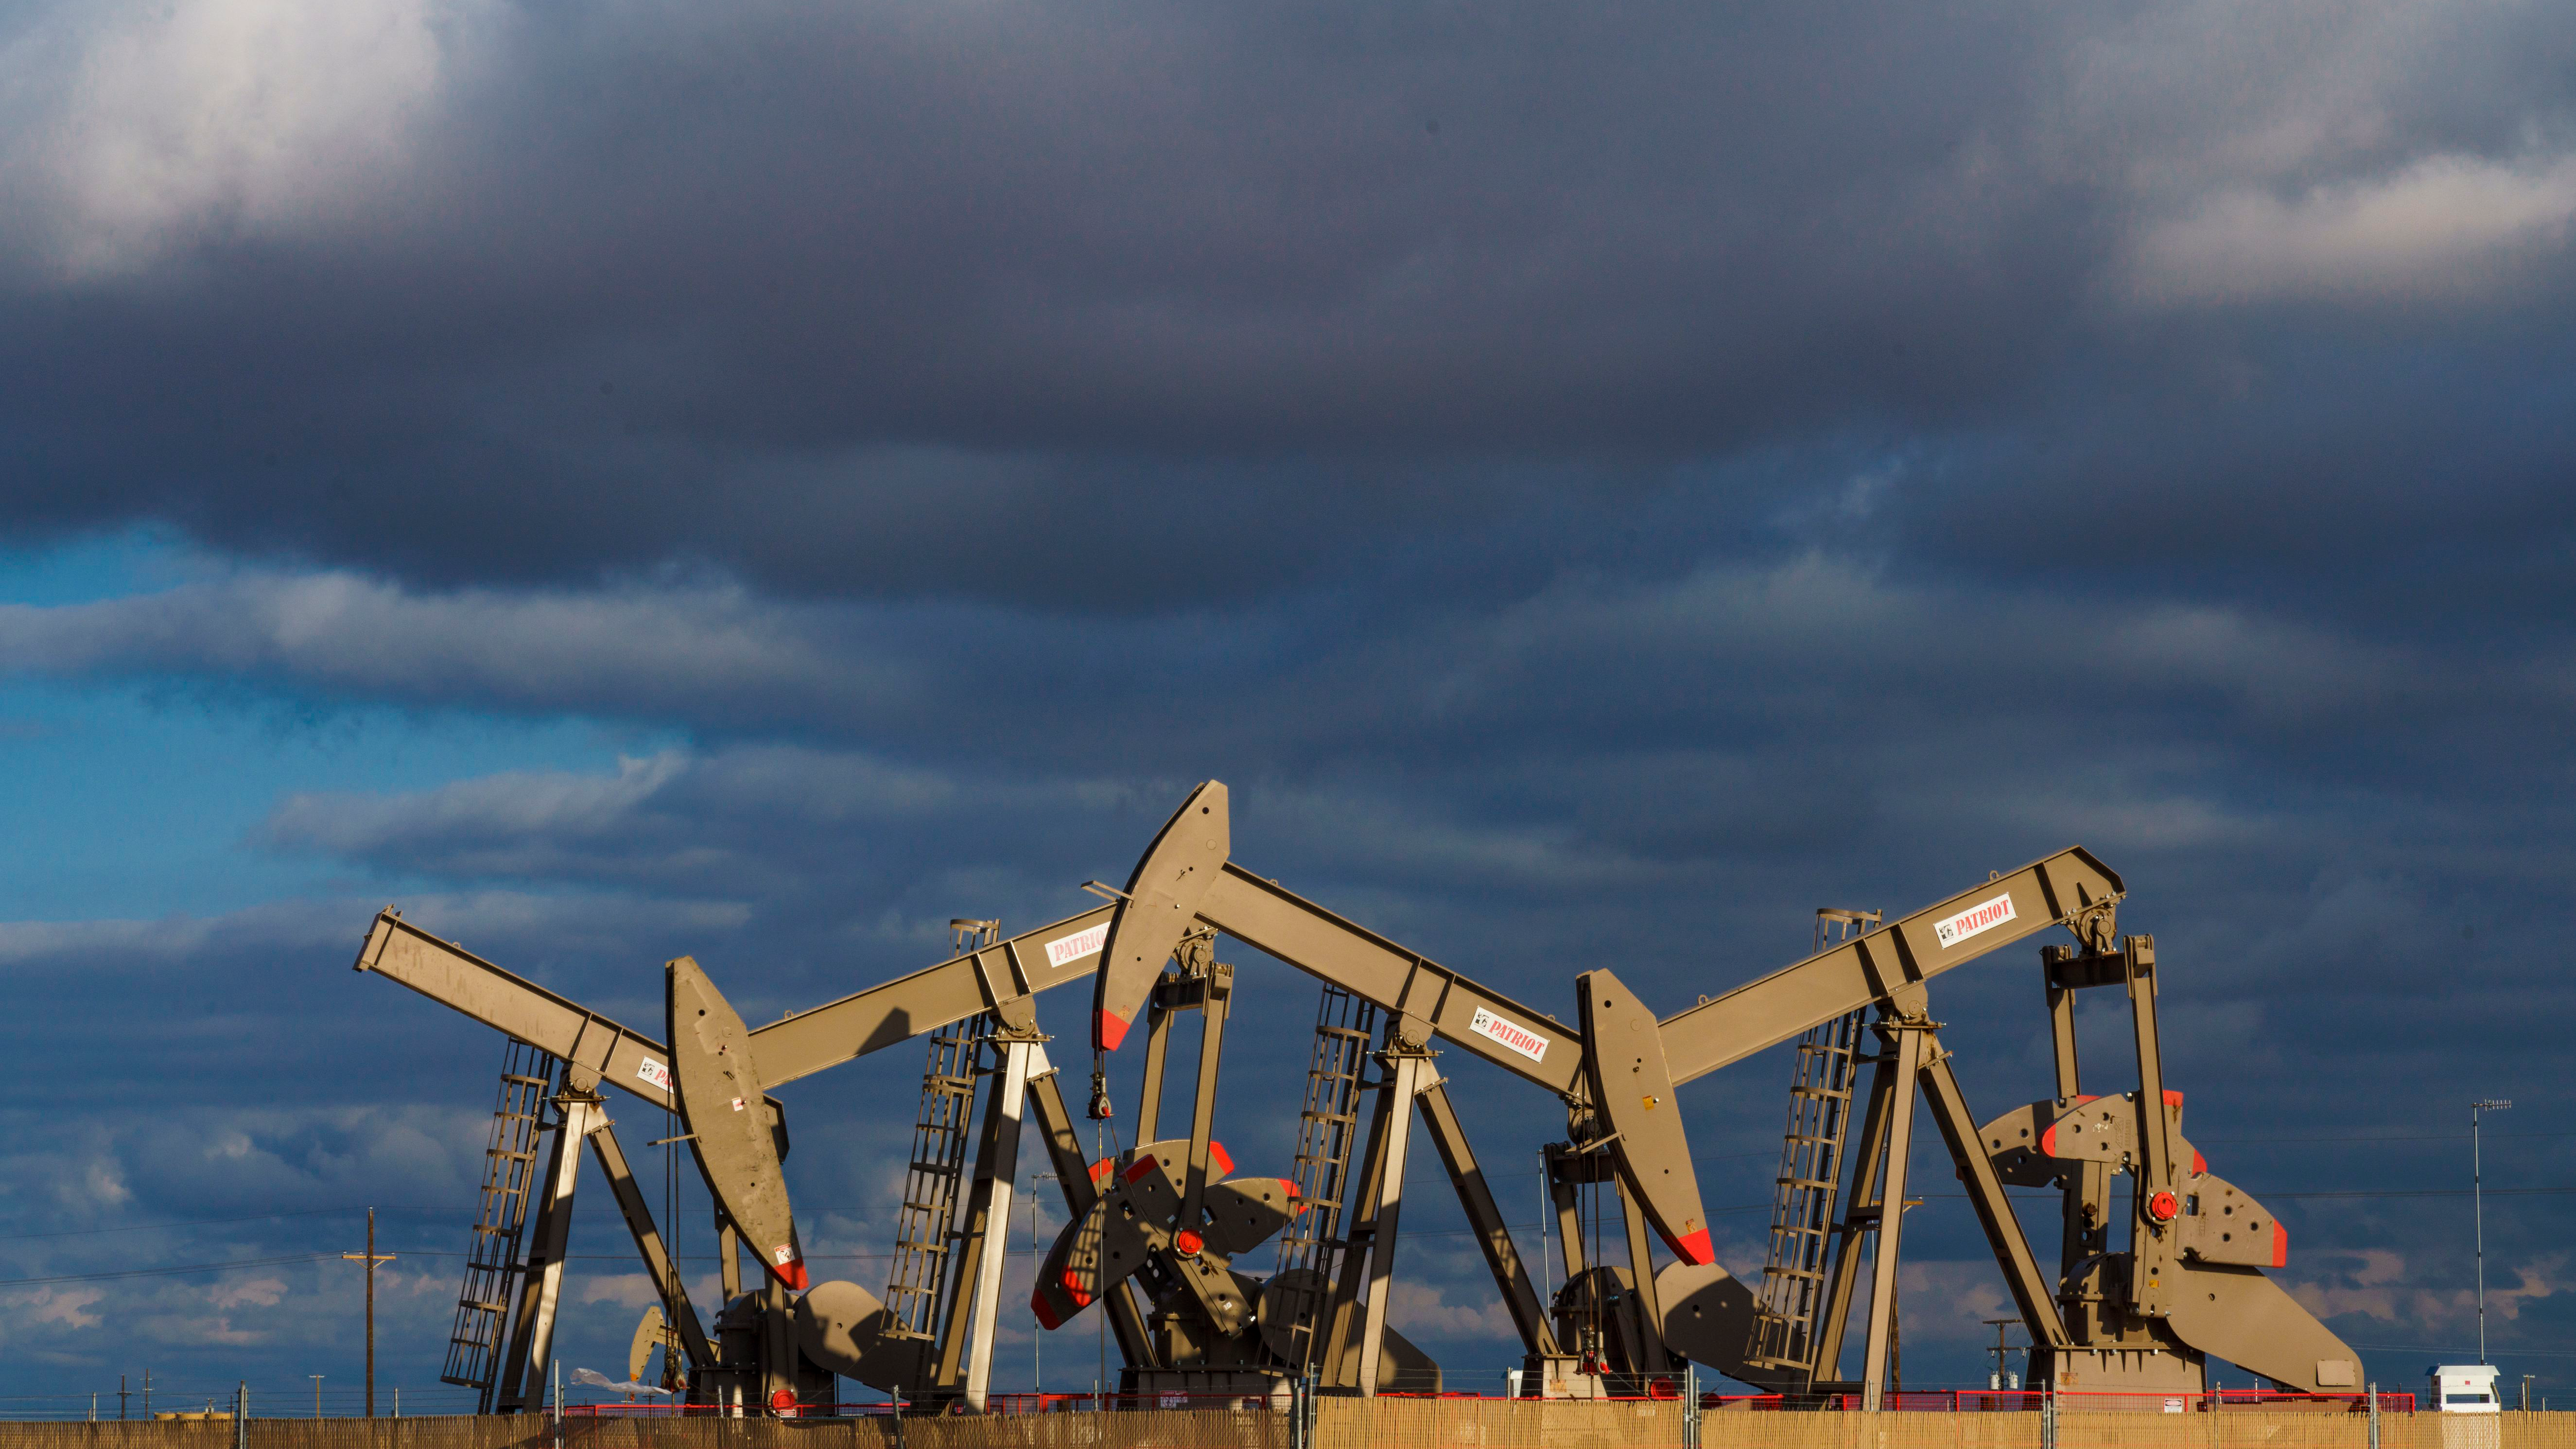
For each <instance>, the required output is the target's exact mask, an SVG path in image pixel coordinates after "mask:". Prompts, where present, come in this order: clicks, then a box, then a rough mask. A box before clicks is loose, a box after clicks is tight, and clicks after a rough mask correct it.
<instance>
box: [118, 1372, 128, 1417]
mask: <svg viewBox="0 0 2576 1449" xmlns="http://www.w3.org/2000/svg"><path fill="white" fill-rule="evenodd" d="M125 1392H126V1391H125V1375H123V1374H118V1375H117V1376H116V1420H117V1422H118V1423H120V1424H121V1423H123V1422H125Z"/></svg>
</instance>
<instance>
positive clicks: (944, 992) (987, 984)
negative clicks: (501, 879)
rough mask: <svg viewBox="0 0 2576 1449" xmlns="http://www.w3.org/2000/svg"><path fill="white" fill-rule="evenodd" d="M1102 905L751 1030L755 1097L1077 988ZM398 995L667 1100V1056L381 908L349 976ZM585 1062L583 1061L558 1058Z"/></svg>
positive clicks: (1092, 960)
mask: <svg viewBox="0 0 2576 1449" xmlns="http://www.w3.org/2000/svg"><path fill="white" fill-rule="evenodd" d="M1112 910H1113V907H1110V906H1100V907H1097V908H1095V909H1092V910H1088V911H1085V912H1083V913H1082V914H1080V915H1077V916H1068V917H1066V918H1065V919H1063V920H1060V921H1055V922H1051V923H1049V924H1047V925H1044V926H1040V927H1038V928H1037V929H1035V930H1033V931H1024V932H1022V933H1021V934H1019V935H1017V936H1013V937H1010V938H1009V939H1007V940H1002V941H997V942H995V943H993V944H992V945H990V946H983V947H979V948H977V949H976V950H973V951H968V952H965V953H963V954H960V955H958V956H955V957H952V958H950V959H949V960H946V961H942V962H940V963H939V964H938V965H936V966H932V967H929V968H927V969H924V970H921V971H916V972H913V973H912V974H911V975H909V976H901V977H897V978H896V979H894V980H892V981H888V982H886V983H884V984H883V985H879V986H872V987H870V988H868V989H867V990H865V991H860V992H855V993H853V994H851V995H849V996H845V997H842V998H841V999H839V1000H837V1001H831V1002H826V1003H824V1004H823V1005H821V1006H818V1007H815V1008H814V1009H813V1010H811V1011H803V1012H798V1013H796V1014H795V1015H793V1016H790V1017H788V1018H787V1019H785V1020H783V1021H774V1022H771V1023H770V1024H769V1025H767V1026H763V1027H758V1028H755V1029H753V1031H752V1033H751V1045H752V1053H753V1062H754V1068H755V1070H756V1072H757V1074H758V1076H759V1079H760V1082H761V1085H762V1086H763V1087H777V1086H782V1085H784V1084H786V1083H788V1082H792V1081H795V1080H796V1079H797V1078H799V1077H807V1076H812V1075H813V1074H814V1073H816V1072H819V1071H824V1070H827V1069H829V1068H831V1067H836V1066H839V1065H840V1064H841V1063H843V1062H847V1061H854V1060H856V1059H858V1058H860V1057H863V1056H866V1055H868V1054H869V1053H871V1052H876V1051H882V1050H883V1049H885V1048H887V1047H890V1046H894V1045H897V1044H899V1043H902V1042H906V1041H910V1040H912V1039H913V1038H915V1037H917V1036H919V1035H921V1034H922V1033H923V1032H927V1031H933V1030H936V1029H937V1028H939V1027H943V1026H947V1025H949V1024H951V1023H954V1022H960V1021H964V1020H965V1019H966V1018H968V1017H970V1016H974V1015H976V1014H977V1013H979V1012H984V1011H990V1010H993V1009H995V1008H996V1007H998V1006H1000V1005H1001V1004H1002V1003H1003V1002H1005V1001H1012V1000H1016V999H1019V998H1023V997H1028V996H1033V995H1035V994H1037V993H1038V992H1041V991H1046V990H1050V989H1052V988H1054V987H1058V986H1063V985H1066V984H1069V983H1071V982H1075V981H1082V980H1087V979H1089V978H1090V977H1091V975H1092V974H1093V973H1094V972H1095V971H1097V970H1098V969H1099V965H1100V945H1101V942H1102V940H1103V938H1104V937H1105V936H1106V934H1107V929H1108V924H1109V917H1110V914H1111V912H1112ZM355 969H356V970H359V971H372V972H375V973H376V974H378V975H381V976H384V977H386V978H387V979H389V980H392V981H394V982H397V983H399V984H401V985H404V986H408V987H410V988H411V989H412V990H414V991H417V992H419V993H420V994H421V995H423V996H426V997H428V998H429V999H430V1000H432V1001H435V1002H438V1003H439V1004H441V1005H443V1006H448V1007H452V1008H454V1009H455V1010H457V1011H461V1012H463V1013H465V1014H466V1015H467V1016H470V1017H473V1018H474V1019H475V1020H477V1021H480V1022H482V1023H484V1024H485V1025H487V1026H490V1027H493V1028H495V1029H497V1030H499V1031H502V1032H504V1033H506V1034H508V1035H510V1036H513V1037H516V1038H518V1039H519V1040H521V1041H524V1042H526V1043H528V1044H529V1045H531V1046H535V1047H538V1048H540V1049H542V1050H545V1051H549V1052H552V1053H554V1054H555V1055H556V1056H559V1057H564V1058H565V1059H566V1060H567V1061H578V1062H579V1064H580V1065H582V1066H585V1067H588V1068H589V1069H590V1070H591V1071H592V1072H594V1073H596V1074H597V1075H598V1077H599V1079H600V1080H601V1081H602V1082H605V1083H607V1084H609V1085H611V1086H614V1087H618V1088H621V1089H622V1090H625V1091H628V1092H632V1093H634V1094H635V1095H636V1096H638V1097H641V1098H643V1099H644V1100H645V1101H647V1102H650V1103H651V1104H653V1105H654V1106H656V1107H671V1106H674V1105H676V1104H675V1103H674V1101H673V1099H672V1096H671V1081H670V1059H671V1054H670V1050H669V1048H668V1047H666V1046H664V1045H663V1044H662V1043H661V1042H658V1041H656V1040H654V1039H653V1038H652V1037H650V1036H647V1035H644V1034H642V1033H638V1032H635V1031H631V1030H629V1029H627V1028H626V1027H624V1026H621V1025H619V1024H618V1023H616V1022H615V1021H612V1020H610V1019H609V1018H608V1017H605V1016H602V1015H600V1014H599V1013H597V1012H595V1011H592V1010H590V1009H589V1008H587V1007H584V1006H582V1005H581V1004H580V1003H579V1002H576V1001H574V1000H572V999H571V998H570V997H567V996H563V995H560V994H558V993H556V992H552V991H548V990H547V989H546V988H544V987H542V986H539V985H537V984H536V983H535V982H533V981H530V980H528V979H526V978H525V977H522V976H516V975H513V974H511V973H510V972H508V971H505V970H503V969H501V968H500V967H498V966H495V965H493V964H492V963H491V962H489V961H486V960H484V959H482V958H481V957H479V956H476V955H474V954H473V953H472V952H469V951H467V950H466V949H465V948H464V947H462V946H460V945H458V944H456V943H455V942H453V941H442V940H440V939H439V938H438V937H436V936H433V935H431V934H430V933H429V932H427V931H424V930H422V929H421V928H420V927H418V926H416V925H413V924H412V923H411V922H409V921H407V920H404V919H403V917H402V913H401V912H399V911H396V910H394V909H392V908H391V907H388V908H386V909H385V910H383V911H380V912H378V913H377V915H376V919H375V922H374V924H373V926H371V927H370V928H369V930H368V933H367V941H366V944H365V945H364V946H362V947H361V948H359V951H358V959H357V962H356V966H355ZM575 1051H587V1052H588V1053H589V1056H588V1057H587V1058H574V1057H571V1056H569V1055H567V1054H568V1053H571V1052H575Z"/></svg>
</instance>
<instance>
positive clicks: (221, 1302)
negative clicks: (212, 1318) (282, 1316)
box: [206, 1278, 286, 1308]
mask: <svg viewBox="0 0 2576 1449" xmlns="http://www.w3.org/2000/svg"><path fill="white" fill-rule="evenodd" d="M206 1296H207V1297H208V1298H209V1299H210V1300H212V1301H213V1303H214V1305H215V1306H216V1307H217V1308H239V1307H241V1306H242V1305H243V1304H245V1303H251V1304H256V1305H258V1306H259V1307H262V1308H275V1307H276V1306H277V1305H278V1302H279V1300H281V1299H283V1298H285V1297H286V1280H285V1279H283V1278H243V1279H239V1280H236V1281H234V1282H230V1283H219V1284H217V1285H215V1287H214V1288H213V1289H212V1290H211V1291H209V1292H208V1294H207V1295H206Z"/></svg>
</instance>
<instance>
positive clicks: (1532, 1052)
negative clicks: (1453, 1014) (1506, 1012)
mask: <svg viewBox="0 0 2576 1449" xmlns="http://www.w3.org/2000/svg"><path fill="white" fill-rule="evenodd" d="M1467 1029H1468V1030H1469V1031H1472V1032H1474V1033H1475V1034H1476V1035H1478V1036H1481V1037H1484V1038H1486V1039H1487V1040H1489V1041H1496V1042H1500V1043H1502V1044H1503V1045H1504V1046H1507V1047H1510V1048H1511V1049H1512V1050H1513V1051H1516V1052H1519V1053H1520V1054H1521V1055H1522V1056H1525V1057H1527V1058H1529V1059H1530V1060H1531V1061H1534V1062H1538V1061H1545V1060H1547V1038H1546V1037H1543V1036H1540V1035H1539V1034H1538V1033H1537V1032H1534V1031H1531V1030H1529V1029H1527V1028H1526V1027H1518V1026H1514V1025H1512V1024H1511V1023H1510V1022H1508V1021H1505V1020H1503V1019H1502V1018H1501V1017H1499V1016H1496V1015H1494V1014H1493V1013H1492V1012H1490V1011H1487V1010H1485V1009H1484V1008H1483V1007H1481V1006H1480V1007H1478V1008H1476V1014H1475V1015H1474V1016H1473V1017H1471V1018H1469V1019H1468V1022H1467Z"/></svg>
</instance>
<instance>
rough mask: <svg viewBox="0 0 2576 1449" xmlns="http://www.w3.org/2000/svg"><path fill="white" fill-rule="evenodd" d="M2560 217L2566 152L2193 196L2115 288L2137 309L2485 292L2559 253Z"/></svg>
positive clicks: (2504, 292)
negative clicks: (2290, 191) (2291, 188)
mask: <svg viewBox="0 0 2576 1449" xmlns="http://www.w3.org/2000/svg"><path fill="white" fill-rule="evenodd" d="M2571 218H2576V157H2567V156H2544V157H2538V158H2533V159H2531V160H2527V161H2524V162H2521V163H2517V164H2506V163H2501V162H2495V161H2489V160H2485V159H2482V158H2478V157H2473V156H2457V155H2440V156H2428V157H2425V158H2423V159H2420V160H2418V161H2415V162H2413V163H2411V164H2409V165H2408V166H2406V167H2405V168H2404V169H2402V170H2399V171H2396V172H2394V173H2391V174H2386V175H2381V176H2376V177H2371V178H2367V179H2363V180H2357V181H2338V182H2332V183H2327V184H2323V185H2318V186H2313V187H2310V188H2308V189H2306V190H2305V191H2302V192H2299V193H2297V194H2295V195H2292V196H2289V197H2286V198H2285V197H2284V196H2282V195H2280V194H2278V193H2277V192H2276V191H2273V190H2270V189H2265V188H2257V187H2230V188H2228V189H2225V190H2222V191H2219V192H2216V193H2214V194H2211V195H2207V196H2204V197H2202V198H2200V199H2199V201H2198V204H2197V205H2196V206H2194V207H2193V208H2192V209H2191V210H2190V211H2189V212H2187V213H2186V214H2183V215H2180V216H2177V217H2174V218H2172V219H2169V220H2166V221H2163V222H2161V223H2158V224H2156V225H2155V226H2153V227H2152V228H2150V229H2149V230H2148V231H2147V232H2146V233H2145V235H2144V236H2143V237H2141V238H2140V240H2139V242H2138V244H2137V246H2136V249H2135V251H2134V253H2133V255H2132V256H2131V257H2130V259H2129V262H2128V266H2127V275H2126V278H2125V284H2126V289H2127V291H2128V293H2129V296H2130V297H2131V299H2132V300H2134V301H2135V302H2137V303H2139V304H2142V305H2145V306H2148V307H2191V306H2210V305H2228V304H2236V303H2246V302H2264V301H2302V302H2323V303H2340V304H2356V303H2357V304H2363V305H2369V304H2374V303H2391V302H2417V301H2446V302H2462V301H2469V302H2475V301H2487V300H2496V299H2500V298H2503V297H2507V296H2510V295H2512V294H2514V293H2516V292H2519V291H2521V290H2523V289H2524V288H2525V287H2526V286H2527V285H2528V284H2529V283H2530V282H2531V280H2532V279H2533V278H2534V276H2535V275H2537V274H2538V271H2539V264H2540V263H2543V262H2545V261H2550V260H2555V259H2556V258H2558V257H2559V256H2561V255H2563V254H2564V252H2565V251H2566V247H2567V237H2568V225H2569V222H2570V220H2571Z"/></svg>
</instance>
